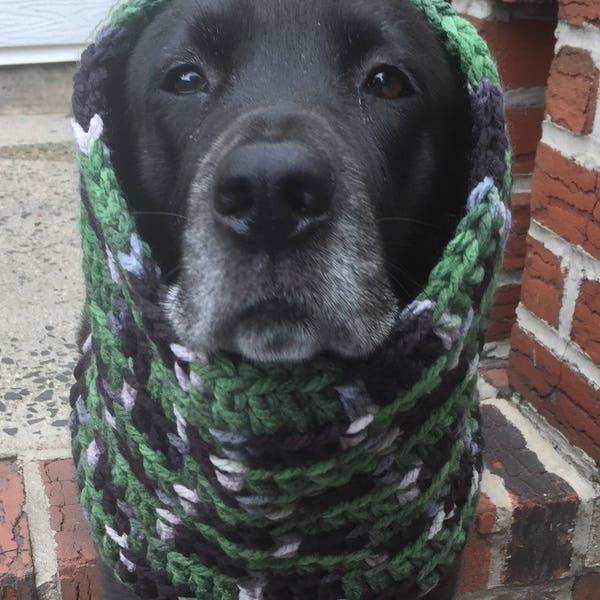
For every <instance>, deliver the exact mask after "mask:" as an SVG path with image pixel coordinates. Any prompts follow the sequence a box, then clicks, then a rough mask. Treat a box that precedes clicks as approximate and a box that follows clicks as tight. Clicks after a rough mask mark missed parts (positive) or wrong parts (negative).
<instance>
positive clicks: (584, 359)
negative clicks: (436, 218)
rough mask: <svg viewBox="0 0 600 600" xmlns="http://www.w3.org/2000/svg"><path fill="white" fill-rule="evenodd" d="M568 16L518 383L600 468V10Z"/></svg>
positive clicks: (561, 11)
mask: <svg viewBox="0 0 600 600" xmlns="http://www.w3.org/2000/svg"><path fill="white" fill-rule="evenodd" d="M558 15H559V19H560V21H559V23H558V27H557V30H556V37H557V43H556V48H555V55H554V58H553V61H552V65H551V67H550V73H549V79H548V87H547V94H546V120H545V121H544V124H543V136H542V140H541V143H540V144H539V146H538V150H537V153H536V158H535V169H534V174H533V178H532V182H531V226H530V229H529V232H528V234H527V236H526V248H527V258H526V260H525V269H524V272H523V279H522V284H523V289H522V293H521V302H520V304H519V307H518V309H517V315H518V319H517V324H516V325H515V327H514V329H513V332H512V337H511V353H510V364H509V376H510V383H511V385H512V387H513V388H514V389H515V390H516V391H517V392H519V393H520V394H521V395H522V396H523V397H525V398H526V399H527V400H529V401H530V402H531V403H532V404H533V405H534V406H535V407H536V408H537V409H538V410H539V411H540V412H541V413H542V414H543V415H544V416H545V417H546V418H547V419H548V421H549V422H550V423H551V424H552V425H554V426H556V427H557V428H558V429H559V430H560V431H561V432H562V433H563V434H565V435H566V436H567V438H568V439H569V440H570V441H571V442H572V443H574V444H576V445H577V446H579V447H581V448H583V449H584V450H585V451H586V452H587V453H588V454H589V455H590V456H592V457H593V458H594V459H595V460H596V461H598V462H600V110H598V79H599V73H600V71H599V69H600V2H598V1H597V0H589V1H587V2H586V1H581V0H578V1H577V2H573V1H572V0H560V2H559V7H558Z"/></svg>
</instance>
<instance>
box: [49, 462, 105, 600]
mask: <svg viewBox="0 0 600 600" xmlns="http://www.w3.org/2000/svg"><path fill="white" fill-rule="evenodd" d="M40 472H41V474H42V479H43V480H44V486H45V490H46V496H47V497H48V502H49V504H50V524H51V526H52V529H53V530H54V539H55V541H56V553H57V560H58V572H59V576H60V582H61V588H62V594H63V599H64V600H92V599H93V598H97V597H99V585H98V580H97V574H96V551H95V548H94V545H93V543H92V540H91V538H90V535H89V533H88V527H87V523H86V520H85V517H84V515H83V511H82V509H81V506H80V504H79V494H78V490H77V485H76V482H75V468H74V466H73V461H71V460H70V459H64V460H54V461H49V462H43V463H40Z"/></svg>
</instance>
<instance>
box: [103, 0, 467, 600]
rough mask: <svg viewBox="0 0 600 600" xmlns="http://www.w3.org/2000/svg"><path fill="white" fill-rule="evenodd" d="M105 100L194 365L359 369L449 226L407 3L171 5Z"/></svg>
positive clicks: (436, 123)
mask: <svg viewBox="0 0 600 600" xmlns="http://www.w3.org/2000/svg"><path fill="white" fill-rule="evenodd" d="M110 102H111V117H110V120H109V122H108V125H109V133H110V136H111V140H110V141H111V146H112V147H113V148H114V157H113V164H115V165H116V168H117V173H118V176H119V179H120V182H121V185H122V186H123V188H124V190H125V192H126V195H127V197H128V199H129V201H130V203H131V205H132V210H133V211H134V213H135V214H136V218H137V220H138V225H139V227H140V229H141V231H142V234H143V236H144V237H145V239H146V240H147V241H148V242H149V243H150V245H151V247H152V250H153V252H154V254H155V257H156V259H157V260H158V261H159V263H160V265H161V267H162V269H163V273H164V275H165V279H166V283H167V285H168V290H169V291H168V293H167V294H166V296H165V301H164V304H165V310H166V311H167V313H168V316H169V318H170V320H171V322H172V324H173V327H174V329H175V331H176V332H177V334H178V336H179V337H180V339H181V341H182V343H184V344H186V345H187V346H188V347H190V348H192V349H194V350H200V351H206V350H214V349H222V350H226V351H230V352H235V353H239V354H241V355H243V356H245V357H246V358H248V359H251V360H255V361H289V360H302V359H306V358H308V357H310V356H312V355H314V354H316V353H319V352H333V353H336V354H338V355H341V356H345V357H359V356H365V355H368V354H369V353H371V352H372V351H373V349H374V348H376V347H377V345H378V344H380V343H381V342H382V341H383V340H384V339H385V338H386V336H387V335H388V334H389V332H390V329H391V326H392V324H393V322H394V318H395V316H396V314H397V311H398V307H399V306H401V305H402V304H404V303H406V302H407V301H409V300H410V299H412V298H413V297H414V296H415V294H416V293H417V292H418V291H419V289H421V287H422V286H423V284H424V283H425V282H426V280H427V276H428V274H429V272H430V270H431V268H432V267H433V265H434V264H435V262H436V261H437V259H438V258H439V256H440V254H441V251H442V249H443V247H444V245H445V244H446V242H447V241H448V240H449V239H450V237H451V236H452V234H453V232H454V226H455V224H456V222H457V220H458V218H459V217H460V216H461V213H462V210H463V204H464V201H465V197H466V193H467V170H468V160H467V147H468V143H469V132H470V126H469V123H470V121H469V109H468V101H467V94H466V84H465V82H464V80H463V77H462V75H461V74H460V72H459V70H458V68H457V67H456V66H455V65H453V64H452V62H451V60H450V59H449V58H448V56H447V54H446V52H445V50H444V49H443V47H442V46H441V43H440V41H439V40H438V39H437V38H436V36H435V34H434V33H433V32H432V31H431V29H430V27H429V26H428V24H427V22H426V20H425V18H424V17H423V16H422V15H421V14H420V13H418V11H416V10H415V9H414V8H412V6H411V5H410V2H409V1H408V0H370V1H369V2H363V1H362V0H303V1H301V2H298V0H236V1H235V2H234V1H232V0H202V1H197V2H189V1H187V0H174V1H173V2H169V3H167V5H166V7H165V8H164V9H162V11H161V12H159V14H158V15H157V16H156V17H155V18H153V19H152V20H151V22H149V23H148V25H147V27H144V28H143V31H142V32H141V34H140V36H139V39H137V40H136V41H135V43H133V45H132V48H131V51H130V53H129V56H128V60H127V62H126V63H124V64H122V65H120V66H119V67H118V68H115V72H114V73H112V74H111V85H110ZM109 579H110V578H109V577H108V576H105V577H104V580H105V581H104V586H105V595H106V597H114V598H119V599H126V598H129V597H132V596H130V595H129V594H128V593H127V592H125V591H124V590H123V589H121V588H120V587H118V586H116V584H114V582H111V581H110V580H109ZM453 579H454V577H452V578H450V580H448V581H447V582H445V583H444V584H443V585H442V586H439V587H438V588H436V591H435V592H434V593H432V594H430V595H428V596H427V598H430V599H434V598H436V599H438V600H441V599H448V598H451V596H452V594H453V587H454V582H453ZM113 586H115V587H114V590H113ZM111 590H113V591H111ZM207 600H208V599H207ZM214 600H218V599H214Z"/></svg>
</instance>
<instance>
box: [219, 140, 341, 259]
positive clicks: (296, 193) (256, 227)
mask: <svg viewBox="0 0 600 600" xmlns="http://www.w3.org/2000/svg"><path fill="white" fill-rule="evenodd" d="M334 189H335V177H334V174H333V170H332V168H331V165H330V164H329V162H328V161H327V159H326V158H325V157H323V156H321V155H319V154H318V153H316V152H315V151H313V150H311V149H310V148H309V147H308V146H306V145H304V144H301V143H300V142H291V141H286V142H256V143H248V144H244V145H241V146H238V147H237V148H235V149H234V150H232V151H231V152H230V153H229V154H228V155H227V156H226V157H225V158H223V160H222V161H221V163H220V164H219V166H218V168H217V172H216V174H215V193H214V198H213V202H214V205H213V209H214V215H215V219H216V220H217V222H218V223H219V224H221V225H222V226H224V227H225V228H226V230H227V231H228V232H230V233H233V234H235V235H236V236H237V237H240V238H243V239H244V240H245V241H248V242H251V243H253V244H256V245H257V247H260V248H262V249H266V250H269V251H274V250H279V249H281V248H283V247H285V245H286V244H287V243H289V242H290V241H291V240H295V239H300V238H302V237H304V236H305V235H308V234H309V233H311V232H313V231H314V230H315V228H317V227H320V226H323V225H324V224H326V223H327V222H328V220H329V217H330V210H331V205H332V198H333V192H334Z"/></svg>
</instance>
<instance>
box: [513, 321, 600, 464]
mask: <svg viewBox="0 0 600 600" xmlns="http://www.w3.org/2000/svg"><path fill="white" fill-rule="evenodd" d="M508 373H509V380H510V384H511V386H512V388H513V389H514V390H515V391H517V392H519V393H520V394H521V395H522V396H523V397H524V398H526V399H527V400H529V401H530V402H531V403H532V404H533V405H534V406H535V407H536V408H537V409H538V410H539V411H540V412H541V413H542V414H543V415H544V416H545V417H546V418H547V419H548V421H549V422H550V423H551V424H552V425H554V426H555V427H557V428H558V429H559V430H560V431H562V432H563V433H564V435H565V436H566V437H567V438H568V439H569V440H570V441H571V442H572V443H574V444H575V445H577V446H579V447H580V448H582V449H583V450H585V451H586V452H587V453H588V454H589V455H590V456H591V457H592V458H594V459H595V460H596V461H598V462H600V425H599V423H600V391H598V390H596V389H595V388H594V387H592V385H591V384H590V383H589V382H588V381H587V380H586V379H585V378H584V377H583V376H582V375H581V374H579V373H577V372H576V371H575V370H574V369H572V368H571V367H569V366H568V365H566V364H564V363H563V362H561V360H560V359H559V358H558V357H556V356H554V355H553V354H552V353H551V352H549V351H548V350H547V349H546V348H543V347H542V346H541V345H540V344H538V343H537V342H536V341H535V340H533V339H532V338H531V337H530V336H529V335H527V334H526V333H525V332H524V331H522V330H521V329H520V328H519V327H518V326H515V327H514V328H513V332H512V337H511V353H510V359H509V370H508Z"/></svg>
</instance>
